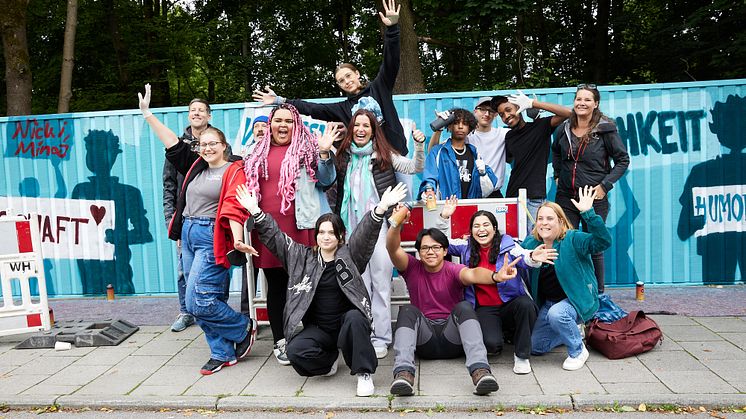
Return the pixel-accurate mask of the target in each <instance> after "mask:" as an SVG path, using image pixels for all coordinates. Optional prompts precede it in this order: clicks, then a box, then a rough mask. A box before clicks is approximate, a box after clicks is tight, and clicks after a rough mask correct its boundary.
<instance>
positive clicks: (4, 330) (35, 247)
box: [0, 214, 52, 336]
mask: <svg viewBox="0 0 746 419" xmlns="http://www.w3.org/2000/svg"><path fill="white" fill-rule="evenodd" d="M37 223H38V221H37V217H36V216H35V215H34V214H32V215H31V217H30V219H29V220H27V219H25V218H24V217H0V238H2V239H0V289H1V290H2V306H0V336H7V335H14V334H19V333H28V332H36V331H39V330H50V329H51V327H52V325H51V322H50V319H49V303H48V300H47V282H46V278H45V276H44V259H43V258H42V254H41V237H40V235H39V226H38V225H37ZM31 278H36V280H37V281H38V285H39V286H38V288H39V299H38V301H33V300H32V299H31V287H30V285H29V281H30V280H31ZM14 281H17V283H18V287H19V288H20V290H21V295H20V299H19V298H17V297H16V298H14V296H13V286H12V283H13V282H14Z"/></svg>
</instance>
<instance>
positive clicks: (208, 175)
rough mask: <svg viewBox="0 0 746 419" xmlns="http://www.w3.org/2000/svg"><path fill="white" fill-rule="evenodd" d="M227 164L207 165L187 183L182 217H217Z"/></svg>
mask: <svg viewBox="0 0 746 419" xmlns="http://www.w3.org/2000/svg"><path fill="white" fill-rule="evenodd" d="M229 165H230V163H225V164H224V165H223V166H222V167H217V168H211V167H208V168H206V169H205V170H203V171H201V172H200V173H199V174H198V175H197V177H195V178H194V180H193V181H191V182H190V183H189V185H188V186H187V192H186V207H185V208H184V217H211V218H216V217H217V215H218V200H219V199H220V187H221V186H222V184H223V174H224V173H225V171H226V170H228V166H229Z"/></svg>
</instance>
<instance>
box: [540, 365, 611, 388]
mask: <svg viewBox="0 0 746 419" xmlns="http://www.w3.org/2000/svg"><path fill="white" fill-rule="evenodd" d="M534 376H535V377H536V380H537V381H538V382H539V385H540V386H541V389H542V391H543V392H544V394H548V395H559V394H580V393H584V394H587V393H601V394H606V390H605V389H604V388H603V387H602V386H601V384H599V382H598V381H597V380H596V377H594V376H593V374H591V371H590V370H589V369H588V367H587V366H585V367H583V368H581V369H579V370H577V371H565V370H563V369H562V366H561V365H556V366H553V367H547V368H536V367H534Z"/></svg>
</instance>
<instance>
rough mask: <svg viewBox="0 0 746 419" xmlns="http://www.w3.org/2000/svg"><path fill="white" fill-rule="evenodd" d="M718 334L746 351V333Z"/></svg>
mask: <svg viewBox="0 0 746 419" xmlns="http://www.w3.org/2000/svg"><path fill="white" fill-rule="evenodd" d="M720 336H722V337H723V338H725V339H727V340H728V341H730V343H732V344H734V345H736V346H738V347H739V348H741V349H743V350H744V351H746V333H720Z"/></svg>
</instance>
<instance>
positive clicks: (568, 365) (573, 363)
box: [562, 345, 590, 371]
mask: <svg viewBox="0 0 746 419" xmlns="http://www.w3.org/2000/svg"><path fill="white" fill-rule="evenodd" d="M589 356H590V354H589V353H588V349H585V345H583V352H581V353H580V355H578V357H577V358H573V357H571V356H568V357H567V359H565V362H563V363H562V368H563V369H566V370H568V371H575V370H579V369H581V368H583V365H585V361H587V360H588V357H589Z"/></svg>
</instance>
